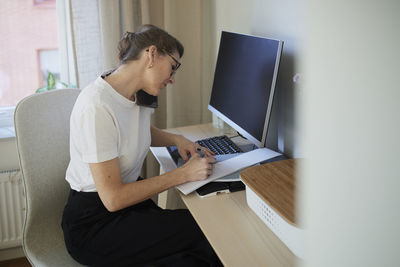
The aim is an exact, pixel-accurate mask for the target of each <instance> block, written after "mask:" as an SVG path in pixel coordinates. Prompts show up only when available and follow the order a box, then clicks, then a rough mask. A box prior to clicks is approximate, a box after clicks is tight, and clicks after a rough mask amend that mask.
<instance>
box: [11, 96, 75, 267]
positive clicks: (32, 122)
mask: <svg viewBox="0 0 400 267" xmlns="http://www.w3.org/2000/svg"><path fill="white" fill-rule="evenodd" d="M79 92H80V90H78V89H57V90H53V91H48V92H44V93H39V94H34V95H31V96H28V97H26V98H24V99H23V100H22V101H21V102H19V103H18V105H17V107H16V108H15V115H14V121H15V135H16V139H17V148H18V155H19V162H20V167H21V171H22V175H23V181H24V187H25V192H26V216H25V222H24V229H23V238H22V245H23V249H24V252H25V255H26V257H27V258H28V260H29V261H30V263H31V264H32V265H33V266H82V265H80V264H78V263H77V262H76V261H74V260H73V259H72V258H71V256H70V255H69V254H68V252H67V249H66V247H65V244H64V237H63V232H62V229H61V217H62V212H63V208H64V206H65V204H66V201H67V197H68V193H69V185H68V183H67V182H66V180H65V171H66V169H67V166H68V162H69V159H70V158H69V118H70V115H71V111H72V107H73V105H74V103H75V101H76V98H77V96H78V95H79Z"/></svg>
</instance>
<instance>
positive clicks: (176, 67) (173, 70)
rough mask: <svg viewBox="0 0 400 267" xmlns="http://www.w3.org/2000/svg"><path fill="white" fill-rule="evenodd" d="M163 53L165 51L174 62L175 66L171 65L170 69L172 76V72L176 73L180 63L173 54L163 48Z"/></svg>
mask: <svg viewBox="0 0 400 267" xmlns="http://www.w3.org/2000/svg"><path fill="white" fill-rule="evenodd" d="M163 51H164V53H166V54H167V55H168V56H170V57H171V58H172V59H173V60H174V61H175V63H176V65H175V66H172V71H171V75H170V77H172V76H174V74H175V73H176V71H177V70H178V69H179V67H180V66H181V65H182V64H181V63H180V62H179V61H178V60H177V59H176V58H175V57H174V56H173V55H171V54H170V53H168V52H167V51H165V50H164V49H163Z"/></svg>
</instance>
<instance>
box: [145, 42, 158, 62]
mask: <svg viewBox="0 0 400 267" xmlns="http://www.w3.org/2000/svg"><path fill="white" fill-rule="evenodd" d="M146 52H147V57H148V61H149V64H148V68H151V67H153V63H154V60H155V58H156V53H157V47H156V46H155V45H151V46H149V47H148V48H147V49H146Z"/></svg>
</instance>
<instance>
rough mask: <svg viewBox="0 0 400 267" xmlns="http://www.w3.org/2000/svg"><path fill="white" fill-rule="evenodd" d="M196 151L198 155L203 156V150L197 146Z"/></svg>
mask: <svg viewBox="0 0 400 267" xmlns="http://www.w3.org/2000/svg"><path fill="white" fill-rule="evenodd" d="M197 152H198V153H199V155H200V157H202V158H204V152H203V150H201V149H200V148H197Z"/></svg>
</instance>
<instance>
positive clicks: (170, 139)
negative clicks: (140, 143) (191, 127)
mask: <svg viewBox="0 0 400 267" xmlns="http://www.w3.org/2000/svg"><path fill="white" fill-rule="evenodd" d="M150 131H151V146H176V147H177V148H178V152H179V155H180V156H181V157H182V159H183V160H184V161H185V162H186V161H187V160H188V154H190V155H191V156H193V155H194V154H197V152H198V151H197V149H201V150H202V151H203V153H204V155H206V156H208V157H212V156H214V155H215V154H214V153H213V152H211V151H210V150H208V149H207V148H204V147H201V146H200V145H198V144H196V143H194V142H192V141H190V140H189V139H187V138H185V137H184V136H183V135H179V134H172V133H168V132H165V131H163V130H160V129H158V128H156V127H154V126H151V128H150Z"/></svg>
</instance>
